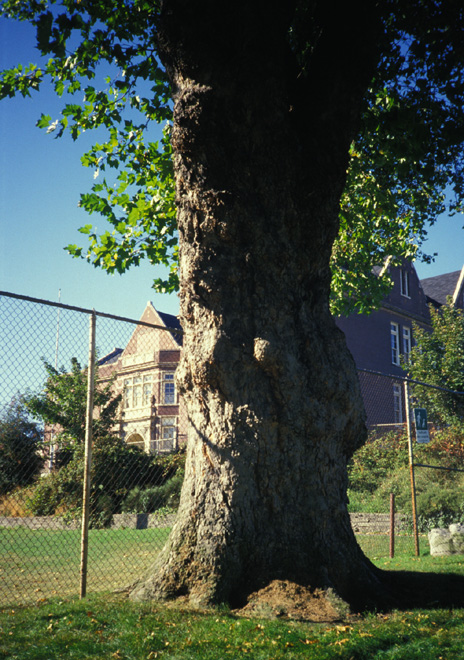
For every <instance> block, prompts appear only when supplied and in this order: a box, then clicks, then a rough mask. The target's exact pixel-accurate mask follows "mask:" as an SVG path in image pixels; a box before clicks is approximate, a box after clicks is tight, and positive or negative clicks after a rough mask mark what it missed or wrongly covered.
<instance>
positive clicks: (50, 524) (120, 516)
mask: <svg viewBox="0 0 464 660" xmlns="http://www.w3.org/2000/svg"><path fill="white" fill-rule="evenodd" d="M175 519H176V514H175V513H171V514H167V515H159V514H157V513H117V514H115V515H114V516H113V520H112V523H111V529H155V528H160V527H172V525H173V524H174V521H175ZM350 519H351V526H352V527H353V531H354V533H355V534H389V533H390V515H389V514H388V513H350ZM80 525H81V523H80V521H77V520H76V521H72V522H69V523H67V522H65V521H64V520H63V518H60V517H59V516H31V517H30V518H15V517H12V516H0V528H2V527H3V528H9V529H11V528H13V527H25V528H27V529H37V530H39V529H58V530H59V529H79V528H80ZM405 526H406V520H405V517H404V516H400V515H397V516H395V532H401V531H404V529H405Z"/></svg>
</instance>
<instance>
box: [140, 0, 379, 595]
mask: <svg viewBox="0 0 464 660" xmlns="http://www.w3.org/2000/svg"><path fill="white" fill-rule="evenodd" d="M312 5H313V16H312V17H311V19H312V23H310V24H311V25H312V27H313V32H312V34H311V38H312V44H313V47H314V49H313V53H312V55H311V59H310V67H309V69H308V70H307V71H300V70H299V69H298V67H297V64H296V60H295V58H294V57H293V56H292V54H291V52H290V48H289V46H288V43H289V38H288V34H289V28H290V25H291V22H292V20H293V19H294V9H295V7H294V6H292V3H291V2H285V3H282V2H277V1H275V2H273V1H269V0H266V2H264V1H261V0H253V1H250V0H234V2H227V3H222V2H217V0H198V1H197V2H191V0H165V1H164V3H163V10H162V22H161V25H160V28H159V33H158V40H159V44H158V46H159V49H160V53H161V56H162V59H163V61H164V63H165V65H166V67H167V69H168V72H169V75H170V77H171V81H172V85H173V90H174V99H175V112H174V129H173V138H172V142H173V147H174V153H175V175H176V185H177V201H178V223H179V233H180V241H181V266H180V269H181V270H180V277H181V317H182V324H183V328H184V331H185V336H184V349H183V358H182V364H181V367H180V369H179V373H178V384H179V388H180V391H181V394H182V396H183V397H184V399H185V402H186V405H187V410H188V416H189V420H190V424H191V431H190V436H189V442H188V456H187V466H186V476H185V482H184V487H183V491H182V496H181V504H180V509H179V513H178V519H177V522H176V524H175V526H174V529H173V531H172V534H171V537H170V539H169V542H168V545H167V546H166V547H165V549H164V551H163V552H162V554H161V556H160V558H159V561H158V563H157V565H156V567H155V568H154V571H153V574H152V575H151V577H149V578H148V579H147V580H145V581H144V582H142V583H140V584H139V585H137V587H136V588H135V589H134V591H133V593H132V597H133V598H137V599H144V598H165V597H174V596H176V595H180V594H189V596H190V600H191V602H194V603H196V604H208V603H217V602H229V603H239V602H240V601H241V600H243V598H244V597H245V596H246V595H247V594H249V593H250V592H251V591H253V590H254V589H256V588H257V587H260V586H263V585H265V584H267V583H269V582H270V581H271V580H272V579H276V578H280V579H285V578H286V579H291V580H294V581H296V582H299V583H301V584H304V585H311V586H314V587H332V588H333V589H334V590H335V591H336V592H337V593H338V594H339V595H340V596H341V597H342V598H344V599H345V600H346V601H348V602H349V603H351V604H352V605H353V606H354V607H364V606H367V605H369V604H374V603H376V604H379V603H382V602H383V603H385V602H389V601H390V598H391V594H390V592H389V589H388V587H387V586H386V582H385V580H382V576H381V573H380V572H378V571H377V570H376V569H375V568H374V567H373V565H372V564H371V563H370V562H369V561H368V560H367V559H366V558H365V557H364V555H363V554H362V552H361V551H360V549H359V547H358V545H357V543H356V540H355V537H354V534H353V532H352V529H351V525H350V521H349V516H348V513H347V506H346V504H347V502H346V484H347V477H346V463H347V460H348V459H349V457H350V456H351V454H352V452H353V451H354V450H355V449H356V448H357V447H358V446H360V445H361V444H362V443H363V441H364V439H365V426H364V413H363V405H362V401H361V397H360V393H359V389H358V383H357V376H356V371H355V366H354V363H353V360H352V358H351V356H350V354H349V353H348V350H347V348H346V345H345V341H344V337H343V335H342V333H341V332H340V331H339V330H338V329H337V328H336V326H335V324H334V321H333V319H332V318H331V315H330V312H329V305H328V299H329V287H330V272H329V256H330V252H331V247H332V242H333V240H334V238H335V236H336V234H337V230H338V205H339V198H340V195H341V192H342V188H343V185H344V181H345V172H346V167H347V159H348V150H349V145H350V141H351V139H352V138H353V135H354V132H355V131H356V128H357V123H358V116H359V111H360V103H361V99H362V96H363V93H364V91H365V88H366V85H367V84H368V83H369V80H370V77H371V75H372V72H373V70H374V67H375V65H376V62H377V57H378V49H377V44H378V42H379V38H380V34H381V30H380V21H379V20H378V18H377V17H376V16H375V15H374V12H373V11H371V9H372V8H373V7H374V5H375V3H373V2H371V0H368V1H367V2H365V3H363V2H357V3H356V2H352V3H337V2H334V3H329V2H327V0H324V2H322V3H317V2H314V3H312ZM319 5H322V6H323V7H324V8H325V9H321V8H320V6H319ZM342 6H343V9H342ZM284 7H285V8H284Z"/></svg>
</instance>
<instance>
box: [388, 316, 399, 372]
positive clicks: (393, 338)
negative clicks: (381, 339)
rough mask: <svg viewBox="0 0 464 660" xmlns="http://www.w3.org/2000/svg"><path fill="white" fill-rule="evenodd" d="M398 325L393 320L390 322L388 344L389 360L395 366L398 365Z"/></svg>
mask: <svg viewBox="0 0 464 660" xmlns="http://www.w3.org/2000/svg"><path fill="white" fill-rule="evenodd" d="M399 338H400V327H399V325H398V323H395V322H394V321H391V322H390V346H391V361H392V364H394V365H396V366H397V367H399V366H400V342H399Z"/></svg>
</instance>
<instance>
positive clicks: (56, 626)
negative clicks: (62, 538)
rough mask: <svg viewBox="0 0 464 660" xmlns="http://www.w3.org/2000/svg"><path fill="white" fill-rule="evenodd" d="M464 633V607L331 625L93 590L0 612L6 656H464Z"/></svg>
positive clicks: (350, 659)
mask: <svg viewBox="0 0 464 660" xmlns="http://www.w3.org/2000/svg"><path fill="white" fill-rule="evenodd" d="M463 639H464V613H463V611H462V610H456V611H448V610H446V611H445V610H430V611H426V610H414V611H408V612H394V613H392V614H388V615H368V616H366V617H364V618H356V619H355V618H351V619H350V618H349V619H347V620H346V621H343V622H339V623H337V624H334V625H327V624H311V623H303V622H295V621H282V620H277V621H265V620H259V619H243V618H239V617H237V616H235V615H234V614H233V613H231V612H226V611H224V610H221V611H213V612H209V613H204V612H199V611H195V610H191V609H188V608H180V607H172V606H171V607H166V606H160V605H148V604H137V603H131V602H129V601H127V600H123V599H122V598H109V597H105V598H102V597H96V596H93V597H91V598H89V599H87V600H85V601H77V600H70V601H65V602H63V601H59V600H52V601H49V602H44V603H42V604H40V606H32V607H24V608H21V607H19V608H7V609H5V610H3V611H2V612H0V657H1V658H9V659H10V660H54V659H55V658H76V659H79V660H82V659H83V658H86V659H93V658H95V659H96V658H105V659H108V660H109V659H113V660H136V659H137V660H141V659H146V660H154V659H155V658H165V659H172V660H184V659H185V660H187V659H199V660H201V659H203V660H218V659H220V658H233V659H240V658H254V659H256V660H279V659H280V658H286V659H295V658H306V659H309V660H312V659H316V658H317V660H325V659H333V658H341V659H342V660H364V659H365V660H371V659H374V660H375V659H376V660H387V659H390V658H391V659H393V658H394V659H395V660H415V659H420V660H438V659H439V658H442V659H443V660H445V659H446V660H454V659H462V658H463V650H462V640H463Z"/></svg>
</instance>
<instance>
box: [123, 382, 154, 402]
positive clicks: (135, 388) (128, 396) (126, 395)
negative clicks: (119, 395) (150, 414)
mask: <svg viewBox="0 0 464 660" xmlns="http://www.w3.org/2000/svg"><path fill="white" fill-rule="evenodd" d="M150 378H151V380H152V381H153V378H152V377H151V376H150ZM144 380H145V376H144V377H143V378H142V376H129V377H128V378H124V382H123V409H124V410H133V409H135V408H142V407H144V406H147V405H148V403H146V402H145V393H146V391H145V384H144ZM150 402H151V390H150Z"/></svg>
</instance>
